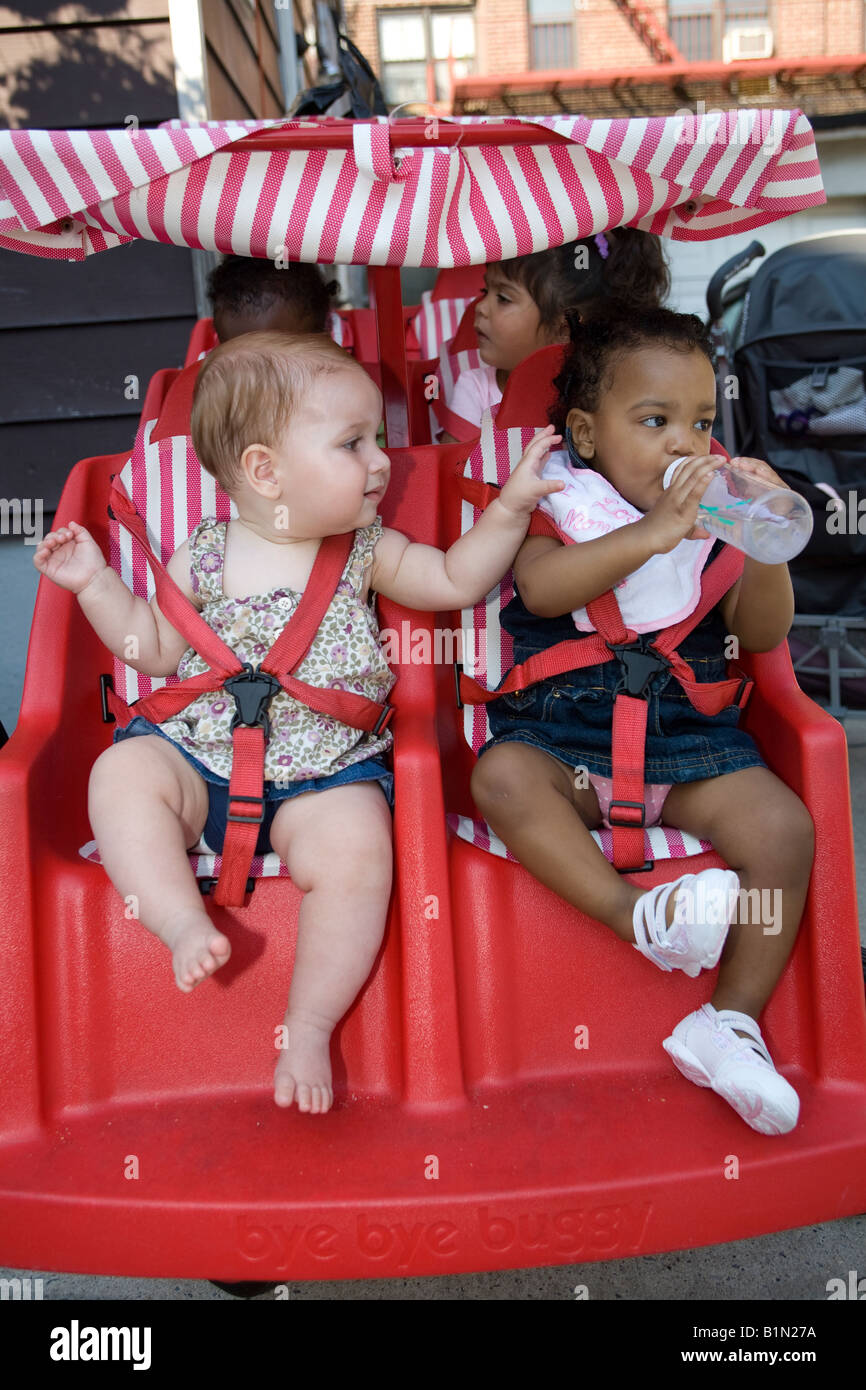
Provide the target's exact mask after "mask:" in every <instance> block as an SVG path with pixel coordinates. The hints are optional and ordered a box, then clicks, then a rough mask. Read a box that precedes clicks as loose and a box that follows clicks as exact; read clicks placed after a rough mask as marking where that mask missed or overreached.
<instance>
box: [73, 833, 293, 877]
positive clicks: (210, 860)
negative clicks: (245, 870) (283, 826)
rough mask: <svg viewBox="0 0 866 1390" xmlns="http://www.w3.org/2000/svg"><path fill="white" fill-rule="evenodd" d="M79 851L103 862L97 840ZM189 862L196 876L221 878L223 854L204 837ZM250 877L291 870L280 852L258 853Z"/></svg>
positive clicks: (90, 859)
mask: <svg viewBox="0 0 866 1390" xmlns="http://www.w3.org/2000/svg"><path fill="white" fill-rule="evenodd" d="M78 853H79V854H80V855H81V857H82V859H86V860H87V862H88V863H89V864H101V863H102V856H101V855H100V853H99V849H98V848H97V844H96V841H95V840H88V842H87V844H86V845H82V846H81V849H80V850H79V851H78ZM189 862H190V867H191V869H192V871H193V873H194V874H195V876H196V878H219V875H220V870H221V868H222V862H223V861H222V855H221V854H214V852H213V850H211V849H208V847H207V844H206V843H205V841H204V840H203V839H202V840H199V842H198V844H197V845H195V846H194V848H193V849H191V850H190V852H189ZM249 877H250V878H288V877H289V871H288V869H287V868H286V866H285V864H284V863H283V861H282V859H281V858H280V856H279V855H278V854H256V855H254V856H253V862H252V866H251V868H250V872H249Z"/></svg>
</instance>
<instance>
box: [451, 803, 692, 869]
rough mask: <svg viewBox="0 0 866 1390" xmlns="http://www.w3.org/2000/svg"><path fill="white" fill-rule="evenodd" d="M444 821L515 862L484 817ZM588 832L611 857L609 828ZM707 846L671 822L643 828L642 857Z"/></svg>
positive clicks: (685, 853)
mask: <svg viewBox="0 0 866 1390" xmlns="http://www.w3.org/2000/svg"><path fill="white" fill-rule="evenodd" d="M445 820H446V822H447V825H448V829H449V830H451V831H453V833H454V834H455V835H458V836H459V837H460V839H461V840H467V841H468V842H469V844H471V845H477V846H478V848H479V849H484V850H487V852H488V854H495V855H497V856H498V857H499V858H500V859H507V860H509V861H510V863H512V864H517V863H518V862H519V861H518V860H517V859H515V857H514V855H513V854H512V853H511V850H510V849H508V847H507V846H506V845H505V844H503V842H502V840H500V838H499V836H498V835H497V834H496V832H495V831H493V830H491V829H490V826H489V825H488V824H487V822H486V820H481V819H480V818H478V819H473V818H472V817H471V816H459V815H457V814H456V813H455V812H453V811H448V812H447V814H446V816H445ZM589 833H590V835H591V836H592V838H593V839H594V840H595V843H596V844H597V845H598V847H599V849H600V850H601V852H602V854H603V855H604V857H605V859H610V860H613V831H612V830H591V831H590V832H589ZM711 849H712V845H711V844H710V842H709V840H698V839H696V838H695V836H694V835H687V834H686V832H685V831H684V830H676V829H674V827H673V826H672V825H654V826H651V827H650V828H649V829H648V830H645V831H644V858H645V859H648V860H654V859H688V858H690V857H691V856H692V855H694V854H703V853H704V852H705V851H706V850H711Z"/></svg>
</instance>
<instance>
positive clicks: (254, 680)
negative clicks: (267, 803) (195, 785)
mask: <svg viewBox="0 0 866 1390" xmlns="http://www.w3.org/2000/svg"><path fill="white" fill-rule="evenodd" d="M223 685H224V687H225V689H226V690H227V691H228V692H229V694H230V695H231V696H232V697H233V699H234V702H235V713H234V716H233V718H232V722H231V724H230V725H229V732H230V733H231V732H233V731H234V730H235V729H236V728H237V727H238V725H239V724H243V725H244V727H246V728H253V729H257V728H261V729H264V731H265V738H266V739H269V738H270V736H271V721H270V719H269V718H268V705H269V704H270V702H271V700H272V699H273V697H274V696H275V695H276V693H277V691H278V690H281V689H282V686H281V685H280V682H279V681H278V680H277V678H276V676H271V675H269V674H268V672H267V671H263V670H262V669H261V667H260V666H256V667H253V666H251V665H250V663H249V662H248V661H245V662H244V664H243V669H242V670H240V671H238V672H237V674H236V675H234V676H229V677H228V679H227V680H225V681H224V682H223ZM244 799H245V798H244V797H238V798H236V800H241V801H242V800H244Z"/></svg>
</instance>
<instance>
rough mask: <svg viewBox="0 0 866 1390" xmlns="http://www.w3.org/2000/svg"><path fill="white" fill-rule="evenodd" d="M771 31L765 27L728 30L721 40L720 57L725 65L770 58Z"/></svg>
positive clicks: (771, 51) (771, 45)
mask: <svg viewBox="0 0 866 1390" xmlns="http://www.w3.org/2000/svg"><path fill="white" fill-rule="evenodd" d="M772 56H773V31H772V29H768V28H766V27H765V26H762V27H761V28H758V27H757V26H751V27H749V28H743V29H729V30H728V32H727V33H726V34H725V36H724V38H723V39H722V57H723V58H724V60H725V62H726V63H738V62H742V61H743V59H748V58H772Z"/></svg>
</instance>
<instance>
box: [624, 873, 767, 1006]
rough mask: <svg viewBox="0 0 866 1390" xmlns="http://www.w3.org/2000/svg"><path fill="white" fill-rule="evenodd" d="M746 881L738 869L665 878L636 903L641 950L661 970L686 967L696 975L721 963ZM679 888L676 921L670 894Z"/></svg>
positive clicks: (637, 938) (636, 931) (635, 922)
mask: <svg viewBox="0 0 866 1390" xmlns="http://www.w3.org/2000/svg"><path fill="white" fill-rule="evenodd" d="M739 891H740V880H739V878H738V877H737V875H736V874H735V873H734V871H733V869H704V870H703V872H702V873H700V874H683V876H682V878H678V879H675V880H674V882H673V883H659V884H657V885H656V887H655V888H651V889H650V890H649V892H647V893H644V895H643V897H641V898H638V900H637V902H636V903H635V906H634V913H633V915H632V924H633V926H634V937H635V950H637V951H640V953H641V955H643V956H646V958H647V960H651V961H653V962H654V963H655V964H656V965H657V966H658V967H659V969H660V970H682V971H684V972H685V974H686V975H689V976H691V978H692V979H694V978H695V976H696V975H698V974H700V972H701V970H711V969H712V968H713V966H714V965H716V964H717V963H718V959H719V956H720V955H721V954H722V947H723V946H724V944H725V938H726V937H727V935H728V930H729V928H730V925H731V918H732V917H733V915H734V909H735V908H736V905H737V894H738V893H739ZM673 892H676V895H677V896H676V900H675V904H674V920H673V922H672V923H671V925H670V926H668V925H667V922H666V920H665V918H666V909H667V904H668V898H669V897H670V895H671V893H673Z"/></svg>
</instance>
